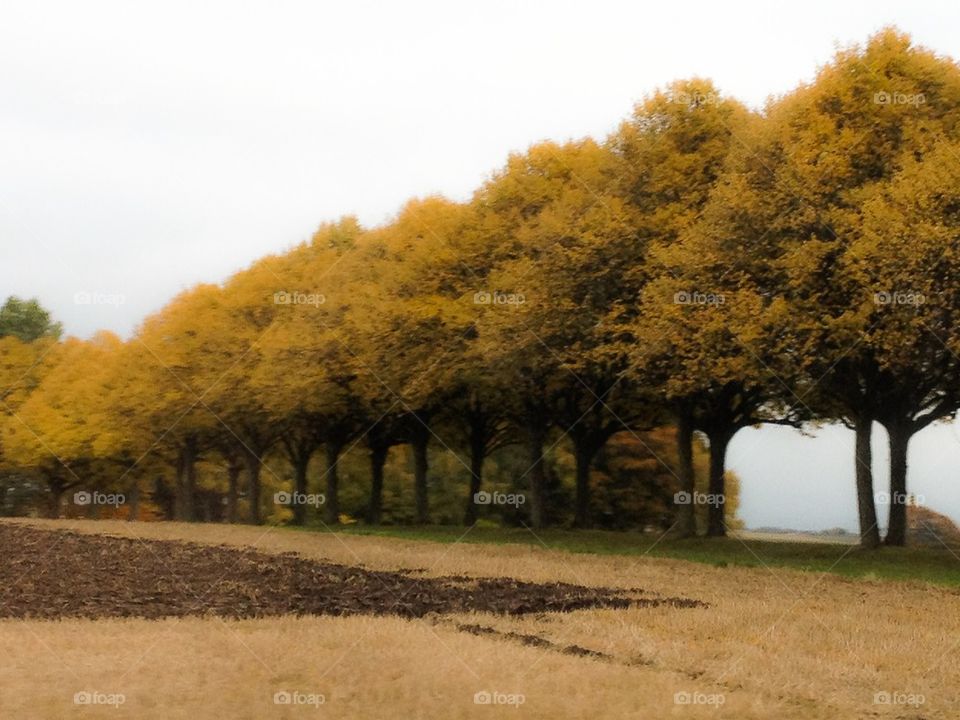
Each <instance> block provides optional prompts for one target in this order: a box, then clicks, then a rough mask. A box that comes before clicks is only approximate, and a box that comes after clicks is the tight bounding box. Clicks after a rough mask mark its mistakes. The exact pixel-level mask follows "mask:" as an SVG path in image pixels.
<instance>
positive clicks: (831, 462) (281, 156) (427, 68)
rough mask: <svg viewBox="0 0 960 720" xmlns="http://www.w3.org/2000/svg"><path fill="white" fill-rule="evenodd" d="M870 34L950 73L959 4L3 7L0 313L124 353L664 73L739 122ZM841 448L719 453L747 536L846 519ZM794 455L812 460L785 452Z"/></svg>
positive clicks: (764, 439)
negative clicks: (191, 312) (156, 320)
mask: <svg viewBox="0 0 960 720" xmlns="http://www.w3.org/2000/svg"><path fill="white" fill-rule="evenodd" d="M888 24H895V25H897V26H899V27H900V28H901V29H903V30H906V31H908V32H910V33H911V34H912V35H913V37H914V39H915V40H916V41H917V42H919V43H922V44H924V45H927V46H929V47H931V48H933V49H935V50H937V51H939V52H941V53H944V54H948V55H952V56H954V57H958V56H960V35H958V32H957V31H958V29H960V3H956V2H909V3H906V2H878V1H876V0H872V1H870V2H837V1H836V0H833V1H832V2H793V3H789V4H786V3H776V2H769V1H766V2H739V3H738V2H723V3H717V2H702V3H691V2H679V1H674V2H666V3H642V2H636V1H635V0H633V1H629V2H600V1H598V0H591V1H590V2H580V3H572V2H558V1H557V0H552V1H550V2H518V0H512V1H509V2H498V1H490V0H487V1H486V2H482V3H476V2H474V3H457V2H451V1H450V0H445V1H442V2H405V3H387V2H383V3H369V2H355V1H351V2H339V3H333V2H284V1H282V0H281V1H276V0H275V1H274V2H237V0H233V1H232V2H225V1H224V2H221V1H219V0H205V1H204V2H196V1H195V0H194V1H193V2H177V1H174V2H170V1H164V2H154V3H132V2H129V0H127V1H126V2H83V3H77V2H44V1H42V0H40V1H38V0H28V1H24V2H21V1H19V0H4V2H3V4H2V6H0V248H2V256H0V296H4V297H5V296H6V295H9V294H18V295H22V296H27V297H33V296H36V297H38V298H39V299H40V300H41V302H42V303H43V304H44V305H46V306H47V307H49V308H51V309H52V310H53V312H54V314H55V315H56V317H57V318H58V319H60V320H62V321H63V322H64V324H65V326H66V329H67V331H68V332H69V333H71V334H76V335H79V336H84V337H86V336H89V335H91V334H92V333H93V332H94V331H96V330H97V329H99V328H107V329H110V330H114V331H116V332H118V333H120V334H121V335H124V336H128V335H129V334H130V333H131V332H132V330H133V328H134V327H135V326H136V325H137V324H138V323H139V322H140V321H141V320H142V319H143V318H144V317H145V316H146V315H147V314H149V313H150V312H153V311H155V310H157V309H159V308H160V307H161V306H162V305H163V304H164V303H165V302H166V301H167V300H169V299H170V297H172V296H173V295H174V294H175V293H176V292H177V291H179V290H180V289H183V288H185V287H189V286H190V285H193V284H194V283H197V282H200V281H219V280H222V279H224V278H225V277H226V276H228V275H229V274H230V273H231V272H233V271H234V270H236V269H238V268H240V267H243V266H245V265H247V264H249V263H250V262H251V261H252V260H254V259H255V258H257V257H259V256H261V255H264V254H266V253H270V252H277V251H282V250H284V249H285V248H287V247H289V246H291V245H292V244H295V243H297V242H299V241H301V240H303V239H305V238H307V237H309V236H310V234H311V232H312V231H313V229H314V228H315V227H316V226H317V225H318V224H319V223H320V222H321V221H324V220H329V219H333V218H336V217H338V216H340V215H342V214H347V213H351V214H356V215H358V216H359V217H360V219H361V221H362V222H364V223H365V224H376V223H380V222H383V221H385V220H386V219H388V218H389V217H390V216H391V214H392V213H394V212H396V210H397V209H398V208H399V207H400V205H401V204H402V203H403V202H404V201H405V200H406V199H408V198H410V197H411V196H417V195H425V194H430V193H443V194H445V195H447V196H449V197H452V198H456V199H462V198H466V197H467V196H468V195H469V193H470V192H471V191H472V190H473V189H474V188H475V187H476V186H477V185H478V184H479V183H480V182H481V181H482V180H483V179H484V178H485V177H486V176H487V175H488V174H489V173H490V172H491V171H492V170H494V169H496V168H497V167H498V166H500V165H501V164H502V163H503V162H504V160H505V159H506V156H507V154H508V153H509V152H511V151H514V150H523V149H525V148H526V147H527V146H528V145H529V144H531V143H533V142H536V141H539V140H543V139H554V140H565V139H569V138H579V137H582V136H585V135H592V136H595V137H602V136H604V135H606V134H607V133H608V132H609V131H610V130H612V129H613V128H614V126H615V125H616V124H617V123H618V122H619V120H620V119H621V118H623V117H624V116H626V115H627V114H628V113H629V112H630V109H631V107H632V106H633V104H634V103H635V102H636V101H638V100H639V99H641V98H642V97H643V95H644V94H646V93H649V92H650V91H652V90H654V89H655V88H656V87H658V86H662V85H664V84H666V83H668V82H669V81H671V80H674V79H677V78H683V77H689V76H693V75H699V76H704V77H709V78H712V79H713V80H714V81H715V82H716V83H717V85H718V87H719V88H720V90H721V91H722V92H723V93H726V94H729V95H733V96H735V97H738V98H740V99H741V100H743V101H745V102H747V103H749V104H751V105H754V106H759V105H761V104H762V103H763V101H764V99H765V98H766V97H767V96H768V95H771V94H779V93H783V92H786V91H788V90H790V89H791V88H792V87H794V86H795V85H796V84H797V83H798V82H801V81H804V80H809V79H810V78H811V77H812V76H813V74H814V72H815V70H816V68H817V66H818V65H821V64H823V63H825V62H827V61H828V60H829V59H830V57H831V55H832V54H833V51H834V49H835V47H836V45H837V44H838V43H839V44H842V45H846V44H848V43H851V42H862V41H863V40H865V39H866V38H867V37H868V36H869V35H870V34H871V33H872V32H875V31H876V30H878V29H879V28H881V27H883V26H884V25H888ZM90 298H93V300H94V302H92V303H85V302H84V300H85V299H90ZM111 299H115V302H113V303H110V302H109V301H110V300H111ZM78 300H79V302H78ZM98 300H99V301H100V302H97V301H98ZM942 431H943V432H945V433H946V434H947V435H948V436H949V442H951V443H952V445H951V446H950V447H951V451H950V452H953V453H954V456H956V457H954V456H951V457H952V458H953V461H951V462H950V463H947V462H946V461H945V460H944V462H939V461H938V463H936V464H935V465H936V466H935V467H934V465H933V464H930V463H929V462H926V460H925V463H926V464H923V466H922V467H921V464H918V463H916V462H915V463H914V466H915V467H914V468H912V470H911V481H913V476H914V475H916V476H917V477H918V478H919V480H918V482H920V483H921V484H922V483H924V482H927V481H928V480H929V481H930V482H933V481H934V478H935V476H936V478H938V479H939V478H941V475H942V474H949V475H950V476H951V478H950V479H951V481H952V480H954V479H955V478H954V476H956V475H957V472H955V471H954V468H956V467H958V466H960V440H958V439H957V437H955V436H954V434H953V432H952V429H950V428H942ZM935 432H936V430H931V431H930V433H931V437H932V436H933V434H935ZM836 435H837V436H836V438H834V439H830V438H829V437H828V438H826V439H825V438H821V439H820V440H817V441H811V440H803V439H802V438H799V437H797V438H794V437H793V436H792V435H791V434H790V431H788V430H765V431H763V432H762V433H760V434H759V435H758V436H757V437H752V436H751V435H750V434H749V433H746V434H744V435H743V436H741V437H739V438H738V439H737V441H736V442H735V444H734V446H733V448H732V457H731V465H732V466H733V467H734V469H737V470H739V471H740V472H741V474H743V475H744V481H745V484H746V485H747V488H748V492H747V493H746V497H745V502H744V512H745V514H747V515H748V521H749V522H750V524H752V525H764V524H771V525H772V524H794V525H796V524H803V522H800V521H799V520H798V522H797V523H794V522H792V519H794V518H797V514H796V512H789V510H790V503H789V502H784V501H783V500H781V501H779V502H778V503H777V506H778V507H779V508H781V510H784V511H786V514H783V517H782V518H781V517H780V516H777V517H773V516H771V517H767V516H768V515H770V512H769V511H767V510H764V509H763V508H764V507H765V506H766V503H764V502H762V501H763V500H764V499H765V497H766V495H765V493H773V494H776V493H781V495H782V493H792V494H789V497H791V498H792V497H794V496H795V495H796V496H797V497H801V494H799V493H796V492H795V491H793V490H791V489H792V488H793V487H794V486H795V485H796V484H798V483H799V482H800V476H799V475H798V473H799V474H801V475H803V477H804V478H807V477H808V476H816V480H817V482H820V483H822V485H823V487H824V491H825V492H826V491H828V489H829V488H833V487H834V486H836V487H837V488H839V490H836V491H830V492H832V493H833V494H831V495H830V496H829V497H831V498H833V499H834V500H836V502H835V503H833V504H835V505H836V506H837V507H836V512H837V519H836V521H834V520H833V519H831V520H830V521H829V522H827V523H826V525H827V526H829V525H846V526H848V527H854V525H855V511H854V508H853V505H852V504H851V503H852V497H853V496H852V480H850V479H849V478H847V475H850V474H851V473H852V461H850V458H849V455H850V452H846V451H845V450H844V449H843V448H841V450H836V448H838V447H840V446H843V444H844V443H846V444H847V445H849V444H850V442H852V441H851V440H850V438H849V437H847V434H846V433H844V432H843V431H840V430H837V431H836ZM811 442H815V443H816V445H815V447H816V448H817V451H816V452H814V453H812V454H810V453H806V454H807V457H809V462H810V463H812V464H811V465H802V464H801V465H797V464H796V463H793V462H784V461H783V459H782V458H781V457H779V451H780V449H787V448H789V447H792V445H791V443H792V444H793V445H797V444H798V443H799V445H798V446H797V447H806V445H804V443H811ZM745 443H747V444H750V445H751V446H752V447H755V446H756V445H757V444H760V445H763V446H769V447H770V448H771V449H770V451H769V452H766V453H755V452H752V453H749V454H748V453H747V452H742V449H743V448H744V447H745V445H744V444H745ZM781 446H782V447H781ZM844 447H845V446H844ZM936 447H938V448H940V450H941V452H939V454H937V452H934V453H933V454H934V455H936V457H938V458H941V459H942V458H946V457H947V455H945V454H944V452H945V451H943V450H942V449H943V447H944V446H943V444H938V445H936ZM778 448H779V449H778ZM796 449H797V448H794V449H793V450H790V452H791V453H793V452H795V451H796ZM846 450H849V448H846ZM954 450H955V451H956V452H954ZM802 452H803V451H801V453H802ZM834 452H836V453H837V455H836V458H834V455H833V454H832V453H834ZM924 458H925V459H926V458H927V454H924ZM838 463H839V464H838ZM843 463H846V464H849V465H850V468H849V470H850V472H849V473H848V472H846V471H841V470H842V468H843V467H845V466H844V465H843ZM928 465H929V467H928ZM940 485H942V483H940ZM954 487H957V489H958V492H955V493H953V494H952V495H951V496H950V499H949V500H947V499H945V500H944V503H946V504H948V505H950V507H949V508H948V509H949V510H950V511H951V514H952V515H954V517H956V518H957V519H960V486H958V484H957V483H955V482H954V483H951V488H954ZM841 491H842V494H838V493H841ZM848 496H849V497H848ZM804 497H806V496H804ZM810 502H814V503H815V505H814V506H813V508H814V509H815V510H816V511H818V512H822V511H823V510H824V509H825V508H826V509H828V510H829V509H830V508H831V506H832V505H831V503H823V502H822V501H817V500H816V498H814V499H811V500H810ZM813 514H814V513H813V512H812V511H811V513H804V514H802V515H801V516H800V520H803V519H804V518H806V517H812V516H813ZM808 524H809V523H808Z"/></svg>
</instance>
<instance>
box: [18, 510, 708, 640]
mask: <svg viewBox="0 0 960 720" xmlns="http://www.w3.org/2000/svg"><path fill="white" fill-rule="evenodd" d="M659 606H669V607H674V608H695V607H706V605H705V604H704V603H702V602H700V601H699V600H691V599H687V598H661V597H656V598H651V597H637V596H636V595H635V594H634V593H633V592H631V591H624V590H617V589H611V588H590V587H583V586H579V585H571V584H568V583H560V582H556V583H545V584H539V583H531V582H524V581H520V580H515V579H512V578H481V577H476V578H474V577H461V576H458V577H452V576H451V577H437V578H430V577H413V576H411V575H410V574H409V573H408V572H396V571H379V570H368V569H364V568H360V567H352V566H347V565H340V564H336V563H328V562H320V561H316V560H310V559H307V558H304V557H301V556H299V555H296V554H293V553H284V554H269V553H266V552H260V551H258V550H255V549H252V548H250V549H248V548H239V547H230V546H222V545H221V546H218V545H203V544H199V543H189V542H180V541H169V540H143V539H134V538H119V537H114V536H103V535H91V534H85V533H77V532H72V531H64V530H55V531H49V530H41V529H37V528H33V527H28V526H25V525H16V524H0V618H27V617H32V618H43V619H57V618H68V617H73V618H104V617H142V618H163V617H183V616H189V615H216V616H222V617H231V618H247V617H265V616H276V615H360V614H367V615H396V616H401V617H409V618H422V617H425V616H428V615H433V614H452V613H470V612H489V613H494V614H499V615H525V614H529V613H533V614H536V613H548V612H549V613H552V612H571V611H574V610H583V609H590V608H613V609H616V608H627V607H659ZM587 652H589V651H587Z"/></svg>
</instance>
